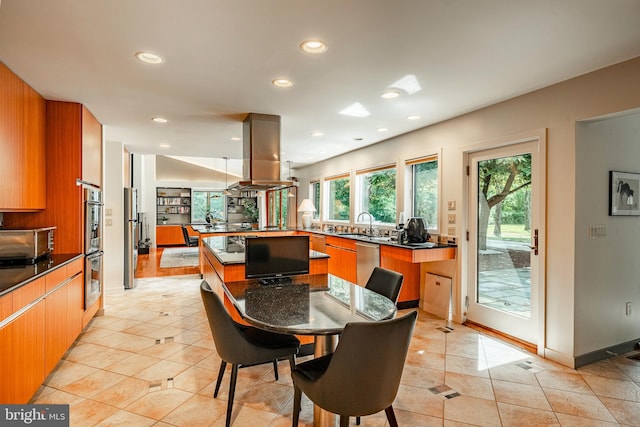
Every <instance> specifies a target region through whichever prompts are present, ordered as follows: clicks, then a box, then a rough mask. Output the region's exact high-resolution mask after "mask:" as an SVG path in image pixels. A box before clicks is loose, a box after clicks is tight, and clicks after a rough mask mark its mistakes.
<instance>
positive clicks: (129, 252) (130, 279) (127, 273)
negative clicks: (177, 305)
mask: <svg viewBox="0 0 640 427" xmlns="http://www.w3.org/2000/svg"><path fill="white" fill-rule="evenodd" d="M137 206H138V191H137V190H136V189H135V188H125V189H124V288H125V289H131V288H133V287H134V286H135V281H134V275H135V272H136V264H137V262H138V207H137Z"/></svg>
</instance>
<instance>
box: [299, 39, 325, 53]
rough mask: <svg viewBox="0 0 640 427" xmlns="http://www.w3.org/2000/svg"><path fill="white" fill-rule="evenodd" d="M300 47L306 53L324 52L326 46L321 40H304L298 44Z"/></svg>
mask: <svg viewBox="0 0 640 427" xmlns="http://www.w3.org/2000/svg"><path fill="white" fill-rule="evenodd" d="M300 49H302V50H303V51H305V52H307V53H325V52H326V51H327V49H328V47H327V45H326V43H325V42H323V41H322V40H305V41H303V42H302V43H301V44H300Z"/></svg>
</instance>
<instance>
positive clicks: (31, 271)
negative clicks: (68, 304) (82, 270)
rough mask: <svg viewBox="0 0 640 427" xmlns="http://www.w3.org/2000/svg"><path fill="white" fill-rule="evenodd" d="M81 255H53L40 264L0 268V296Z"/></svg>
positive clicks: (3, 266)
mask: <svg viewBox="0 0 640 427" xmlns="http://www.w3.org/2000/svg"><path fill="white" fill-rule="evenodd" d="M81 256H82V254H54V255H51V257H49V258H45V259H43V260H41V261H40V262H37V263H35V264H28V265H2V266H0V296H1V295H4V294H6V293H9V292H11V291H13V290H14V289H17V288H19V287H20V286H23V285H25V284H27V283H29V282H30V281H32V280H34V279H37V278H38V277H40V276H42V275H44V274H47V273H49V272H51V271H53V270H55V269H56V268H60V267H62V266H64V265H65V264H67V263H69V262H71V261H74V260H75V259H77V258H80V257H81Z"/></svg>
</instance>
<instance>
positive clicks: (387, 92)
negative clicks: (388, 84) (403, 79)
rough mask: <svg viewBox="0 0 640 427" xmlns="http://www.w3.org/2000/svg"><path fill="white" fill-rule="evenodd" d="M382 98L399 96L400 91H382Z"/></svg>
mask: <svg viewBox="0 0 640 427" xmlns="http://www.w3.org/2000/svg"><path fill="white" fill-rule="evenodd" d="M380 96H382V97H383V98H384V99H393V98H397V97H399V96H400V92H398V91H396V90H388V91H386V92H384V93H383V94H382V95H380Z"/></svg>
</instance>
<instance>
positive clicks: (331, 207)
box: [325, 176, 351, 221]
mask: <svg viewBox="0 0 640 427" xmlns="http://www.w3.org/2000/svg"><path fill="white" fill-rule="evenodd" d="M350 181H351V180H350V179H349V177H348V176H341V177H336V178H332V179H328V180H326V181H325V190H326V191H325V194H326V195H327V196H326V199H327V210H326V219H327V220H329V221H348V220H349V197H350V194H351V191H350V186H349V185H350Z"/></svg>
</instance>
